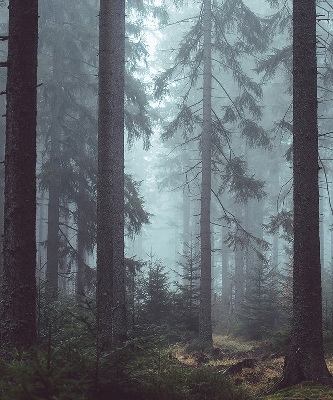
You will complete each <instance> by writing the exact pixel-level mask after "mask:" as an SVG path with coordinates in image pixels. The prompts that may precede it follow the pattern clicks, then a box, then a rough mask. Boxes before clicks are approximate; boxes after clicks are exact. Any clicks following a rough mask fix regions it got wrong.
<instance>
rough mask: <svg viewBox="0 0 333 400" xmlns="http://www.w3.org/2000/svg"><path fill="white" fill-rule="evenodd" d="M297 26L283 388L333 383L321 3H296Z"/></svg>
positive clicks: (309, 1)
mask: <svg viewBox="0 0 333 400" xmlns="http://www.w3.org/2000/svg"><path fill="white" fill-rule="evenodd" d="M293 20H294V25H293V75H294V82H293V91H294V93H293V94H294V99H293V121H294V126H293V140H294V142H293V143H294V144H293V154H294V155H293V158H294V159H293V168H294V170H293V171H294V271H293V331H292V339H291V344H290V347H289V350H288V352H287V355H286V358H285V364H284V376H283V380H282V382H281V383H280V385H279V387H280V388H281V387H286V386H290V385H294V384H297V383H299V382H302V381H305V380H310V381H314V382H318V383H323V384H332V383H333V381H332V376H331V375H330V373H329V371H328V369H327V366H326V364H325V359H324V351H323V334H322V296H321V268H320V243H319V192H318V126H317V63H316V2H315V0H308V1H304V0H294V14H293Z"/></svg>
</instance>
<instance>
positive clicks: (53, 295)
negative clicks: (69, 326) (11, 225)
mask: <svg viewBox="0 0 333 400" xmlns="http://www.w3.org/2000/svg"><path fill="white" fill-rule="evenodd" d="M53 4H54V23H55V24H56V25H59V24H60V23H61V16H60V13H61V5H60V4H58V1H53ZM59 31H60V29H59ZM61 64H62V56H61V40H59V38H54V43H53V76H52V78H53V86H54V91H53V101H52V104H51V114H52V115H51V126H50V129H49V135H50V145H51V149H50V171H51V175H50V180H49V203H48V228H47V264H46V284H45V291H46V295H47V298H48V300H49V301H55V300H57V299H58V289H59V283H58V268H59V212H60V211H59V210H60V189H61V176H60V137H61V125H60V113H61V105H62V96H61V88H62V85H61V77H62V65H61Z"/></svg>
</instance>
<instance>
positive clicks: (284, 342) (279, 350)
mask: <svg viewBox="0 0 333 400" xmlns="http://www.w3.org/2000/svg"><path fill="white" fill-rule="evenodd" d="M290 338H291V327H290V326H285V327H284V329H282V330H279V331H276V332H274V333H273V334H271V336H270V338H269V340H268V345H267V349H266V351H267V353H269V354H272V353H273V354H277V355H285V354H286V351H287V349H288V346H289V344H290Z"/></svg>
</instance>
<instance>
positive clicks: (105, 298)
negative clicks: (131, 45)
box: [97, 0, 126, 343]
mask: <svg viewBox="0 0 333 400" xmlns="http://www.w3.org/2000/svg"><path fill="white" fill-rule="evenodd" d="M99 18H100V19H99V21H100V25H99V26H100V29H99V112H98V186H97V316H98V319H99V328H100V330H101V332H102V334H103V335H105V338H106V339H107V340H109V341H110V342H111V343H116V342H119V341H122V340H124V339H125V336H126V304H125V302H126V293H125V267H124V71H125V1H124V0H118V1H115V2H113V3H110V2H109V1H108V0H101V2H100V13H99Z"/></svg>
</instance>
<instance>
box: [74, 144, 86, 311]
mask: <svg viewBox="0 0 333 400" xmlns="http://www.w3.org/2000/svg"><path fill="white" fill-rule="evenodd" d="M85 151H86V150H85V146H84V144H82V145H81V146H80V153H81V155H82V158H84V157H85ZM84 181H85V174H84V170H83V168H82V167H80V176H79V196H78V201H77V272H76V302H77V304H81V303H82V302H83V300H84V295H85V294H84V277H85V269H86V244H85V243H86V229H87V222H86V217H85V210H84V199H85V198H86V193H85V188H84Z"/></svg>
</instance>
